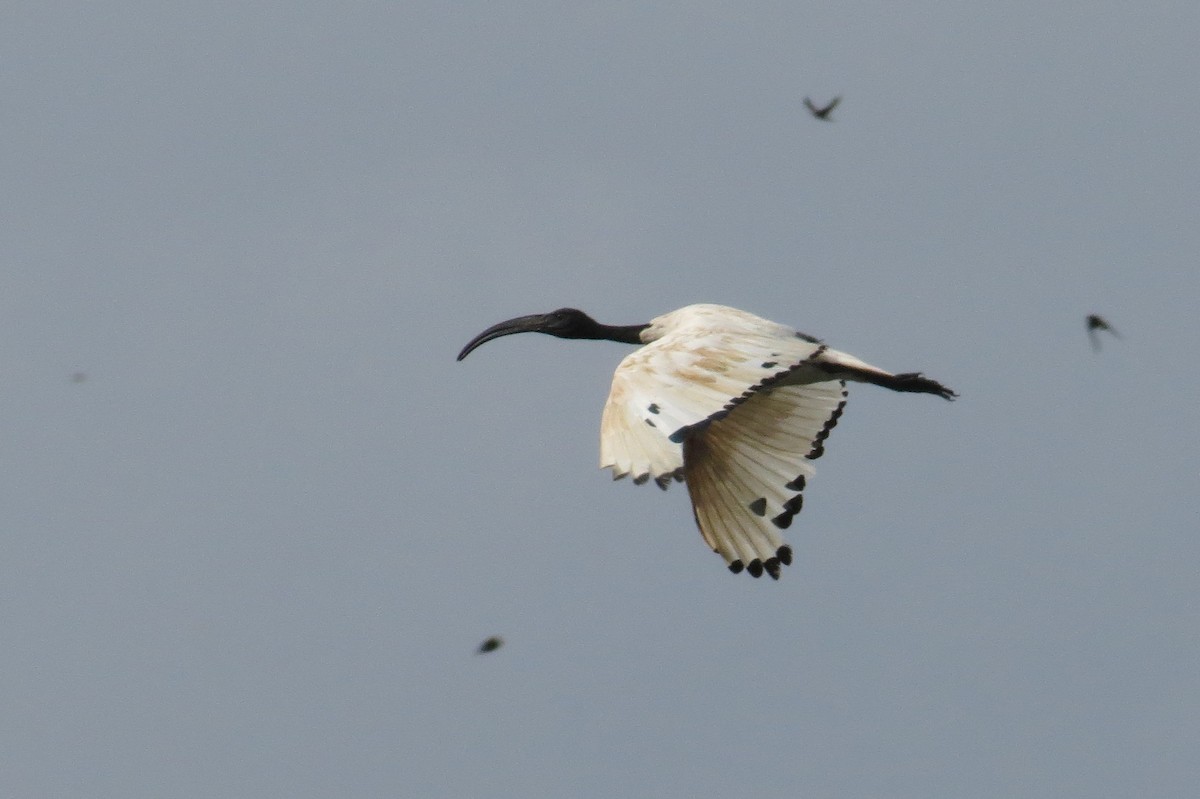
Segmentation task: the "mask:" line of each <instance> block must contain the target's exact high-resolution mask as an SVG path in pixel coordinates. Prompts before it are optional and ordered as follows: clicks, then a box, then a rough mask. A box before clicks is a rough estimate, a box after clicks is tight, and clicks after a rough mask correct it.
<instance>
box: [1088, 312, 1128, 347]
mask: <svg viewBox="0 0 1200 799" xmlns="http://www.w3.org/2000/svg"><path fill="white" fill-rule="evenodd" d="M1086 324H1087V334H1088V338H1089V339H1091V342H1092V351H1093V352H1099V351H1100V333H1099V331H1101V330H1104V331H1106V332H1108V333H1110V334H1112V335H1113V336H1114V337H1115V338H1120V337H1121V334H1120V333H1118V332H1117V331H1116V329H1115V328H1114V327H1113V326H1112V325H1110V324H1109V323H1108V320H1106V319H1105V318H1104V317H1103V316H1099V315H1097V314H1094V313H1093V314H1088V317H1087V323H1086Z"/></svg>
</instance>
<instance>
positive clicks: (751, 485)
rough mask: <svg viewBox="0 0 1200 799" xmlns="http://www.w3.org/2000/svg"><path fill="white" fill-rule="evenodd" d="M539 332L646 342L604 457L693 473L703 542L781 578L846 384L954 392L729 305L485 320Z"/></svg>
mask: <svg viewBox="0 0 1200 799" xmlns="http://www.w3.org/2000/svg"><path fill="white" fill-rule="evenodd" d="M526 331H537V332H543V333H549V334H551V335H556V336H559V337H561V338H592V339H611V340H615V341H623V342H627V343H638V342H640V343H641V344H643V346H642V347H640V348H639V349H637V350H635V351H634V352H632V353H630V354H629V355H628V356H626V357H625V359H624V360H622V361H621V363H620V365H619V366H618V367H617V369H616V372H615V374H614V375H613V382H612V389H611V391H610V392H609V396H608V401H607V403H606V404H605V406H604V412H603V416H602V419H601V424H600V465H601V467H602V468H607V469H611V470H612V474H613V477H614V479H619V478H622V477H626V476H632V479H633V481H634V482H635V483H638V484H641V483H645V482H647V481H649V480H654V481H655V482H656V483H657V484H658V485H659V487H661V488H664V489H665V488H666V487H667V486H668V485H669V484H670V482H671V481H672V480H679V481H684V482H686V483H687V485H688V491H689V494H690V496H691V499H692V507H693V510H694V512H695V518H696V523H697V525H698V526H699V528H700V532H701V535H703V537H704V540H705V542H706V543H707V544H708V545H709V546H710V547H711V548H712V549H713V550H714V551H715V552H717V553H719V554H720V555H721V556H722V557H723V558H724V559H725V562H726V564H727V565H728V566H729V568H730V569H731V570H732V571H734V572H739V571H741V570H742V569H743V568H745V569H746V570H747V571H749V572H750V573H751V574H752V575H754V576H755V577H758V576H761V575H762V574H763V572H764V571H765V572H766V573H768V574H769V575H770V576H771V577H774V578H778V577H779V572H780V566H781V565H787V564H789V563H790V562H791V559H792V552H791V549H790V547H788V545H787V544H786V543H784V541H783V538H782V534H781V531H782V530H785V529H787V527H788V526H789V525H790V524H791V522H792V517H793V516H795V514H796V513H797V512H798V511H799V510H800V506H801V503H802V498H801V491H802V490H803V489H804V486H805V484H806V482H807V480H808V479H809V478H810V477H811V476H812V475H813V473H814V469H813V466H812V461H813V460H815V459H816V458H817V457H819V456H820V455H821V453H822V451H823V442H824V440H825V438H826V436H828V435H829V431H830V430H831V429H832V428H833V426H834V425H835V424H837V421H838V418H839V417H840V415H841V413H842V408H843V406H844V405H845V401H846V388H845V381H846V380H856V381H860V382H868V383H874V384H876V385H882V386H885V387H887V388H891V389H894V390H897V391H915V392H924V393H932V394H937V395H939V396H942V397H944V398H946V399H951V398H953V397H954V396H955V395H954V393H953V392H952V391H950V390H949V389H947V388H945V387H944V386H942V385H941V384H939V383H936V382H934V381H932V380H929V379H927V378H924V377H922V376H920V375H919V374H915V373H909V374H901V375H894V374H891V373H889V372H885V371H883V370H882V369H878V368H876V367H874V366H871V365H869V364H867V363H864V362H863V361H860V360H859V359H857V358H855V357H853V356H851V355H847V354H845V353H842V352H838V351H837V350H833V349H830V348H829V347H827V346H826V345H825V344H823V343H821V342H820V341H818V340H817V339H814V338H812V337H811V336H806V335H804V334H802V333H798V332H797V331H795V330H794V329H792V328H789V327H786V326H784V325H780V324H777V323H775V322H771V321H768V320H766V319H762V318H760V317H758V316H755V315H753V314H750V313H746V312H745V311H739V310H737V309H735V308H727V307H725V306H721V305H690V306H688V307H686V308H681V309H679V310H677V311H672V312H671V313H668V314H664V315H663V316H659V317H657V318H656V319H654V320H652V321H651V322H650V323H649V324H647V325H631V326H626V327H615V326H608V325H601V324H599V323H597V322H595V321H594V320H592V319H591V318H590V317H588V316H587V315H586V314H583V313H582V312H581V311H576V310H574V309H569V308H564V309H561V310H559V311H555V312H553V313H550V314H544V315H537V316H529V317H520V318H518V319H514V320H509V321H508V322H502V323H500V324H499V325H494V326H493V327H491V328H488V330H485V331H484V332H483V333H481V334H480V335H479V336H477V337H476V338H475V339H473V340H472V341H471V342H470V343H469V344H468V345H467V346H466V347H465V348H464V349H463V351H462V353H460V355H459V359H460V360H461V359H462V358H463V357H465V356H466V355H467V354H468V353H469V352H470V351H471V350H473V349H474V348H475V347H477V346H479V345H480V344H482V343H483V342H485V341H489V340H491V339H492V338H496V337H498V336H502V335H508V334H510V333H518V332H526Z"/></svg>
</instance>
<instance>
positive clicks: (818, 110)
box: [804, 96, 842, 122]
mask: <svg viewBox="0 0 1200 799" xmlns="http://www.w3.org/2000/svg"><path fill="white" fill-rule="evenodd" d="M841 101H842V98H841V97H840V96H839V97H834V98H833V99H832V100H830V101H829V102H828V103H826V104H825V105H824V106H823V107H818V106H817V105H816V104H815V103H814V102H813V101H812V100H810V99H808V98H807V97H805V98H804V107H805V108H807V109H808V110H809V113H811V114H812V115H813V116H814V117H816V118H817V119H821V120H824V121H826V122H832V121H833V119H831V118H830V116H829V115H830V114H831V113H833V109H835V108H837V104H838V103H840V102H841Z"/></svg>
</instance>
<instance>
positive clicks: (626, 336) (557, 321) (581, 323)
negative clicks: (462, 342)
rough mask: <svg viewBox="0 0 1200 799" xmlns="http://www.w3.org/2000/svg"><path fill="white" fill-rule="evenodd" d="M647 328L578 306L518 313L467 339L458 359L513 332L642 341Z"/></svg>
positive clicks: (632, 341) (629, 341) (630, 341)
mask: <svg viewBox="0 0 1200 799" xmlns="http://www.w3.org/2000/svg"><path fill="white" fill-rule="evenodd" d="M645 327H646V325H629V326H625V327H615V326H612V325H602V324H600V323H599V322H597V321H596V320H595V319H593V318H592V317H590V316H588V315H587V314H585V313H584V312H583V311H580V310H578V309H577V308H559V309H558V310H557V311H551V312H550V313H542V314H532V315H530V316H518V317H517V318H515V319H509V320H507V321H504V322H500V323H498V324H495V325H492V326H491V327H489V328H488V329H487V330H485V331H483V332H482V333H480V334H479V335H478V336H476V337H475V338H473V339H471V340H470V341H468V342H467V346H465V347H463V348H462V352H460V353H459V354H458V360H460V361H461V360H462V359H463V358H465V357H467V356H468V355H470V354H471V351H472V350H474V349H475V348H476V347H478V346H479V345H480V344H483V343H485V342H488V341H491V340H492V339H494V338H500V337H501V336H511V335H512V334H513V333H545V334H547V335H550V336H557V337H558V338H588V339H609V340H611V341H621V342H626V343H631V344H638V343H641V341H640V339H639V338H638V333H640V332H641V331H642V330H644V329H645Z"/></svg>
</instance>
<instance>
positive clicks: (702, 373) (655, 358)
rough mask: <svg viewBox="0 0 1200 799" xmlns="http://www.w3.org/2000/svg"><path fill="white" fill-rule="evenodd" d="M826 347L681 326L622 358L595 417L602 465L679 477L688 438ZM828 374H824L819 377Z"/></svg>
mask: <svg viewBox="0 0 1200 799" xmlns="http://www.w3.org/2000/svg"><path fill="white" fill-rule="evenodd" d="M823 350H824V347H823V346H822V345H819V344H814V343H812V342H808V341H805V340H802V339H800V338H796V337H794V336H793V337H791V338H790V340H789V339H780V338H777V337H767V336H761V335H759V336H751V337H747V336H746V335H745V334H741V335H734V334H732V333H713V332H707V331H705V332H700V333H695V332H690V331H687V330H681V331H677V332H674V333H672V334H670V335H667V336H664V337H663V338H661V339H658V340H657V341H654V342H651V343H650V344H647V345H646V346H644V347H642V348H641V349H639V350H636V351H635V352H632V353H630V354H629V355H628V356H627V357H626V358H625V359H624V360H622V361H621V363H620V365H619V366H618V367H617V370H616V372H615V373H614V375H613V382H612V389H611V391H610V392H609V396H608V402H607V403H606V404H605V406H604V414H603V417H602V419H601V423H600V466H601V468H605V469H612V471H613V477H614V479H619V478H621V477H624V476H626V475H629V474H632V475H633V476H634V480H635V481H636V482H639V483H640V482H645V481H646V480H648V479H650V478H651V477H653V478H655V479H656V480H657V481H658V482H659V485H664V486H665V484H666V483H668V482H669V481H670V480H671V479H672V478H674V479H682V473H681V471H680V470H681V469H682V467H683V450H682V447H681V446H680V445H681V444H682V442H683V440H684V439H685V438H687V437H688V436H689V435H691V433H692V432H693V431H694V430H696V429H698V428H699V427H701V426H704V425H707V424H710V423H711V422H713V421H715V420H716V419H719V418H721V417H723V416H724V415H725V414H727V413H728V412H729V410H730V409H731V408H733V407H735V406H736V405H737V404H739V403H741V402H744V401H745V399H746V398H747V397H749V396H751V395H752V394H753V393H754V392H756V391H759V390H761V388H762V387H764V386H767V385H771V384H773V383H777V382H781V381H783V380H784V379H785V378H788V377H791V376H792V374H793V373H794V372H795V371H796V368H797V367H798V366H799V365H800V364H802V363H805V362H806V361H808V360H810V359H811V358H812V357H813V356H814V354H816V353H819V352H821V351H823ZM824 379H828V376H824Z"/></svg>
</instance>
